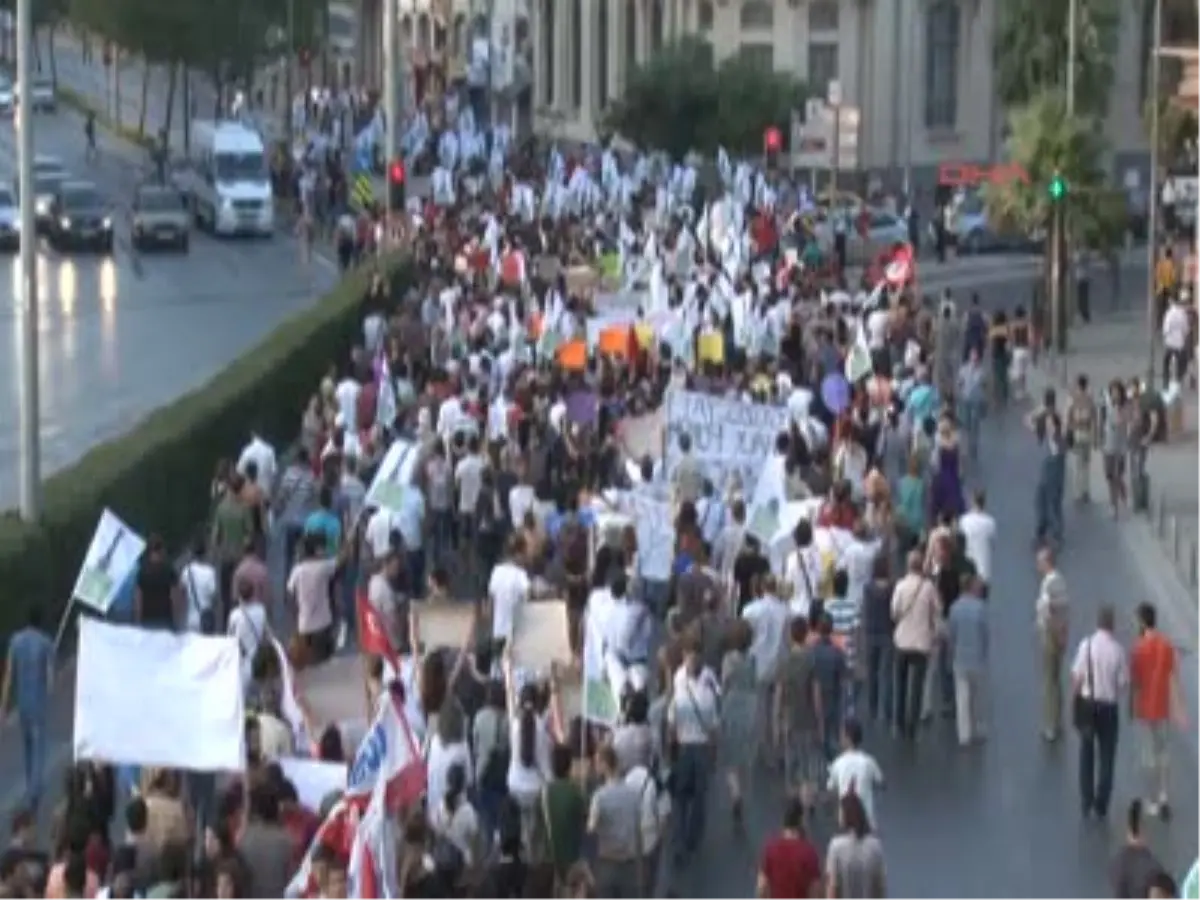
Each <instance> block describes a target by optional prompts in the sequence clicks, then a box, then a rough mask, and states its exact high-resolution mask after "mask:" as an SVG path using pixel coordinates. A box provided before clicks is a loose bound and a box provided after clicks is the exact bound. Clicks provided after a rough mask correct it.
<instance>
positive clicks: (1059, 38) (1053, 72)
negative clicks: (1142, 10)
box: [993, 0, 1120, 115]
mask: <svg viewBox="0 0 1200 900" xmlns="http://www.w3.org/2000/svg"><path fill="white" fill-rule="evenodd" d="M1075 2H1076V29H1077V32H1076V54H1075V60H1076V62H1075V108H1076V110H1078V111H1079V112H1081V113H1085V114H1091V115H1102V114H1104V113H1105V112H1106V111H1107V109H1108V99H1109V92H1110V91H1111V89H1112V85H1113V77H1114V69H1113V57H1114V55H1115V54H1116V49H1117V38H1118V31H1117V29H1118V27H1119V17H1120V8H1119V5H1118V4H1119V2H1120V0H1075ZM1070 4H1071V0H1004V2H1003V3H1001V4H1000V6H999V10H998V13H997V16H998V21H997V23H996V38H995V44H994V47H993V51H994V57H995V68H996V89H997V93H998V95H999V98H1000V101H1001V102H1002V103H1003V104H1004V106H1005V107H1006V108H1008V109H1012V108H1014V107H1017V106H1021V105H1024V104H1027V103H1030V102H1031V101H1033V100H1034V99H1035V98H1036V97H1037V96H1038V95H1039V94H1040V93H1041V92H1043V91H1045V90H1047V89H1049V88H1051V87H1058V88H1065V86H1066V72H1067V58H1068V44H1069V40H1068V36H1069V31H1068V28H1067V25H1068V20H1069V18H1070V13H1069V9H1070Z"/></svg>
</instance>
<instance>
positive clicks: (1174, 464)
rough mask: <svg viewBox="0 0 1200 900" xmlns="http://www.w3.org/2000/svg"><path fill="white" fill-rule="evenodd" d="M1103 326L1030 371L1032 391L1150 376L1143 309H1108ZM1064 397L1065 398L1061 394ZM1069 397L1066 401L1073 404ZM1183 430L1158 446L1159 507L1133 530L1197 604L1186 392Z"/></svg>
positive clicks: (1095, 476)
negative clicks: (1149, 541) (1150, 541)
mask: <svg viewBox="0 0 1200 900" xmlns="http://www.w3.org/2000/svg"><path fill="white" fill-rule="evenodd" d="M1101 315H1102V316H1103V317H1102V318H1101V319H1100V320H1099V321H1093V323H1092V324H1090V325H1080V326H1077V327H1075V328H1074V329H1073V330H1072V331H1071V334H1070V342H1071V349H1070V352H1069V353H1068V354H1067V355H1066V359H1065V366H1064V360H1063V359H1061V358H1060V359H1057V360H1054V359H1046V360H1043V361H1042V364H1041V366H1040V367H1039V368H1038V369H1035V370H1033V371H1032V372H1031V374H1030V389H1031V393H1032V395H1033V396H1034V397H1037V396H1038V395H1039V394H1040V393H1041V391H1042V389H1043V388H1044V387H1046V386H1049V385H1050V384H1051V383H1052V382H1057V383H1058V384H1059V385H1060V391H1065V390H1067V389H1069V387H1070V386H1072V385H1074V383H1075V379H1076V378H1077V377H1078V376H1079V375H1083V374H1086V375H1087V376H1088V379H1089V381H1090V382H1091V386H1092V388H1093V390H1094V391H1097V392H1099V391H1101V390H1103V388H1104V386H1105V385H1107V384H1108V382H1109V381H1110V380H1111V379H1113V378H1121V379H1128V378H1130V377H1132V376H1135V375H1136V376H1138V377H1140V378H1143V379H1144V378H1145V374H1146V370H1147V367H1148V365H1149V352H1148V349H1147V344H1148V336H1147V325H1146V316H1145V313H1144V311H1143V310H1141V309H1137V308H1130V307H1129V306H1126V307H1124V308H1121V309H1117V310H1114V311H1103V312H1101ZM1161 358H1162V357H1161V354H1160V353H1158V352H1157V351H1156V352H1155V356H1154V359H1155V368H1156V372H1157V371H1158V369H1159V367H1160V365H1161ZM1060 396H1061V394H1060ZM1065 399H1066V398H1065V397H1064V398H1063V400H1064V402H1065ZM1181 402H1182V403H1183V404H1184V406H1183V410H1184V415H1183V430H1182V432H1181V433H1180V434H1179V435H1175V436H1172V439H1171V441H1170V442H1169V443H1167V444H1160V445H1155V446H1154V447H1153V448H1152V449H1151V451H1150V458H1149V462H1148V465H1147V469H1148V471H1149V474H1150V495H1151V508H1150V511H1149V513H1148V514H1144V515H1139V516H1137V517H1133V518H1131V519H1129V520H1127V527H1128V528H1131V529H1135V528H1136V529H1144V530H1146V531H1147V532H1149V534H1150V535H1152V536H1153V537H1154V538H1155V539H1157V543H1158V545H1159V547H1160V548H1161V549H1162V551H1163V553H1164V554H1165V555H1166V558H1167V559H1168V560H1169V561H1171V562H1172V563H1174V566H1175V569H1176V571H1177V572H1178V574H1179V577H1180V578H1181V579H1182V580H1183V582H1184V584H1185V585H1186V586H1187V588H1188V589H1189V591H1190V592H1192V599H1193V601H1195V590H1196V584H1197V535H1198V534H1200V523H1198V502H1197V492H1198V491H1200V472H1198V469H1197V452H1198V450H1197V411H1196V396H1195V394H1191V393H1186V392H1185V395H1184V397H1183V399H1182V401H1181ZM1102 465H1103V463H1102V461H1101V459H1100V455H1099V454H1093V458H1092V482H1091V483H1092V497H1093V502H1094V503H1096V504H1098V505H1099V508H1100V509H1105V507H1106V494H1105V492H1104V475H1103V469H1102Z"/></svg>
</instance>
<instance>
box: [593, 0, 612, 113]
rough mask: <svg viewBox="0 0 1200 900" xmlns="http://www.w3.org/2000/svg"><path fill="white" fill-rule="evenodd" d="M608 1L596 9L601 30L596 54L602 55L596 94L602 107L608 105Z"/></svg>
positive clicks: (599, 60)
mask: <svg viewBox="0 0 1200 900" xmlns="http://www.w3.org/2000/svg"><path fill="white" fill-rule="evenodd" d="M608 3H609V0H600V3H599V5H600V9H598V10H597V11H596V30H597V32H599V33H598V34H597V35H596V55H597V56H599V57H600V58H599V59H598V60H597V61H596V62H597V65H596V70H597V76H598V79H599V81H600V84H599V87H598V89H597V91H596V96H597V102H598V104H599V107H600V109H604V107H606V106H607V105H608Z"/></svg>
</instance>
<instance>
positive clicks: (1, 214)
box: [0, 185, 21, 253]
mask: <svg viewBox="0 0 1200 900" xmlns="http://www.w3.org/2000/svg"><path fill="white" fill-rule="evenodd" d="M20 246H21V208H20V206H19V205H18V204H17V197H16V195H15V194H14V193H13V192H12V190H10V189H9V188H8V187H6V186H4V185H0V252H4V253H15V252H16V251H17V250H18V249H19V248H20Z"/></svg>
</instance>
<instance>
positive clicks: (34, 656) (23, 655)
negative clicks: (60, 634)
mask: <svg viewBox="0 0 1200 900" xmlns="http://www.w3.org/2000/svg"><path fill="white" fill-rule="evenodd" d="M53 686H54V642H53V641H52V640H51V639H50V635H48V634H47V633H46V632H45V630H43V628H42V612H41V610H40V609H39V608H38V607H36V606H34V607H32V608H31V609H30V611H29V618H28V620H27V622H26V625H25V627H24V628H22V629H21V630H20V631H18V632H17V633H16V634H14V635H13V636H12V640H10V641H9V644H8V664H7V665H6V666H5V669H4V688H3V692H2V693H0V716H3V717H7V716H8V710H9V699H10V698H11V697H12V695H13V692H14V690H15V692H16V708H17V718H18V720H19V722H20V724H21V743H22V746H23V748H24V752H25V803H26V807H27V808H28V809H31V810H35V809H37V806H38V803H39V802H40V801H41V799H42V783H43V775H44V771H45V764H46V712H47V708H48V707H49V705H50V691H51V690H52V688H53Z"/></svg>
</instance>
